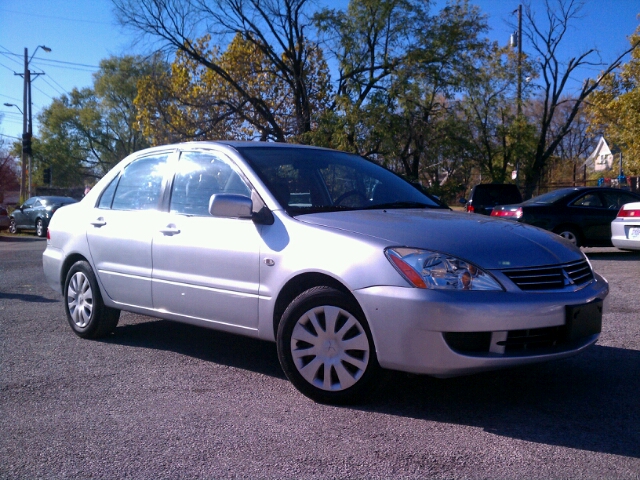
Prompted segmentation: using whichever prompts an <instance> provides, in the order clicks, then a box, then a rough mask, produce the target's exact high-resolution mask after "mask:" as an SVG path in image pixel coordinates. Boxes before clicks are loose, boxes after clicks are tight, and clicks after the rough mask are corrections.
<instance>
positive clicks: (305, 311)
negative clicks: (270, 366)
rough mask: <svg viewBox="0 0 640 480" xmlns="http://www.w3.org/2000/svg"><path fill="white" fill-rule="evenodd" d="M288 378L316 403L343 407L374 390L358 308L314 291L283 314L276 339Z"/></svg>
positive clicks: (367, 335) (374, 363)
mask: <svg viewBox="0 0 640 480" xmlns="http://www.w3.org/2000/svg"><path fill="white" fill-rule="evenodd" d="M277 346H278V358H279V359H280V364H281V365H282V369H283V370H284V372H285V374H286V375H287V378H289V380H290V381H291V383H293V385H294V386H295V387H296V388H297V389H298V390H300V392H302V393H303V394H304V395H306V396H307V397H309V398H311V399H312V400H315V401H317V402H320V403H330V404H346V403H353V402H355V401H358V400H360V399H362V398H363V397H364V396H365V395H366V394H368V393H370V392H371V391H372V390H373V387H374V382H375V380H376V378H377V376H378V373H379V371H380V366H379V365H378V360H377V357H376V353H375V348H374V344H373V340H372V337H371V332H370V331H369V326H368V325H367V322H366V320H365V318H364V314H363V313H362V311H361V309H360V307H359V305H358V304H357V302H356V301H355V300H353V299H352V298H351V297H349V296H348V295H346V294H344V293H342V292H340V291H338V290H335V289H333V288H330V287H324V286H322V287H314V288H311V289H309V290H307V291H305V292H304V293H302V294H301V295H300V296H298V297H297V298H296V299H295V300H294V301H293V302H291V304H290V305H289V307H287V309H286V310H285V312H284V314H283V316H282V320H281V322H280V325H279V326H278V335H277Z"/></svg>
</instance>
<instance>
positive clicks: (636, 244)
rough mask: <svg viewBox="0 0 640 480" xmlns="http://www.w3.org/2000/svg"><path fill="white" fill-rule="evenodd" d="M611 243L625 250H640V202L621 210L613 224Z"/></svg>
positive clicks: (628, 204)
mask: <svg viewBox="0 0 640 480" xmlns="http://www.w3.org/2000/svg"><path fill="white" fill-rule="evenodd" d="M611 243H613V245H614V246H615V247H618V248H621V249H624V250H640V202H634V203H627V204H626V205H623V206H622V207H621V208H620V211H619V212H618V216H617V217H616V219H615V220H614V221H613V222H611Z"/></svg>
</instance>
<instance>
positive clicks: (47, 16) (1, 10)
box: [0, 8, 114, 27]
mask: <svg viewBox="0 0 640 480" xmlns="http://www.w3.org/2000/svg"><path fill="white" fill-rule="evenodd" d="M0 12H7V13H15V14H17V15H28V16H29V17H40V18H53V19H55V20H65V21H67V22H78V23H95V24H97V25H109V26H111V27H113V26H114V24H113V23H111V22H98V21H96V20H82V19H78V18H67V17H56V16H53V15H39V14H37V13H31V12H29V13H24V12H18V11H16V10H7V9H5V8H0Z"/></svg>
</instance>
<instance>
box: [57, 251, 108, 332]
mask: <svg viewBox="0 0 640 480" xmlns="http://www.w3.org/2000/svg"><path fill="white" fill-rule="evenodd" d="M64 300H65V302H64V309H65V312H66V314H67V320H68V321H69V325H71V328H72V329H73V331H74V333H75V334H76V335H78V336H79V337H82V338H100V337H104V336H106V335H108V334H110V333H111V332H113V331H114V330H115V328H116V326H117V325H118V320H119V318H120V310H116V309H114V308H109V307H106V306H105V305H104V303H103V301H102V296H101V295H100V289H99V288H98V283H97V281H96V277H95V275H94V274H93V270H92V269H91V265H89V263H88V262H86V261H84V260H83V261H79V262H76V263H75V264H74V265H73V266H72V267H71V269H70V270H69V273H67V279H66V281H65V284H64Z"/></svg>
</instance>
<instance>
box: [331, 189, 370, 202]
mask: <svg viewBox="0 0 640 480" xmlns="http://www.w3.org/2000/svg"><path fill="white" fill-rule="evenodd" d="M350 197H360V199H361V200H362V202H361V203H366V202H367V197H365V196H364V194H362V193H360V192H359V191H358V190H349V191H348V192H344V193H343V194H342V195H340V196H339V197H338V198H336V200H335V201H334V202H333V204H334V205H340V204H342V202H344V201H345V200H346V199H347V198H350Z"/></svg>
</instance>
